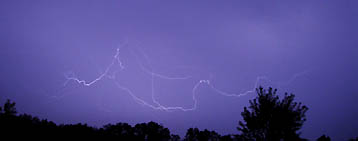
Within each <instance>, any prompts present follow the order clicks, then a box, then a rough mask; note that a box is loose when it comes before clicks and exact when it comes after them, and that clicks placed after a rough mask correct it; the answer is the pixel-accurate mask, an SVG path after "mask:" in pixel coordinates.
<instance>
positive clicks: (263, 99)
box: [238, 87, 308, 141]
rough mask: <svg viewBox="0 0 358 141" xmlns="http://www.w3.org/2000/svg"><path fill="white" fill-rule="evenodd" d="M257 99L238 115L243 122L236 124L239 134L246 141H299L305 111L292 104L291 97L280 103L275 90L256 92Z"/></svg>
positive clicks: (286, 97) (258, 90) (287, 95)
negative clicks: (299, 131) (240, 133)
mask: <svg viewBox="0 0 358 141" xmlns="http://www.w3.org/2000/svg"><path fill="white" fill-rule="evenodd" d="M256 91H257V94H258V96H257V97H256V98H255V99H254V100H250V106H249V107H248V108H247V107H245V108H244V111H243V112H242V113H241V115H242V117H243V119H244V121H245V122H241V121H239V127H238V130H239V131H241V132H242V137H243V138H244V139H245V140H257V141H263V140H265V141H266V140H301V138H300V133H298V130H299V129H300V128H301V127H302V125H303V123H304V122H305V121H306V118H305V113H306V111H307V110H308V108H307V107H306V106H303V105H302V104H301V103H297V102H294V97H295V96H294V95H293V94H287V93H285V96H284V98H283V99H282V100H280V99H279V97H278V95H277V94H276V92H277V89H275V90H273V89H272V88H269V89H268V90H266V89H263V88H262V87H260V88H258V89H256Z"/></svg>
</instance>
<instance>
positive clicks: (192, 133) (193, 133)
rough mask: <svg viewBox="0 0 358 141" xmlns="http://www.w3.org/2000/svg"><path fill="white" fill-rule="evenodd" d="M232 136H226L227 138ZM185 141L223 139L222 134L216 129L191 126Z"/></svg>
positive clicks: (214, 140) (216, 140) (217, 140)
mask: <svg viewBox="0 0 358 141" xmlns="http://www.w3.org/2000/svg"><path fill="white" fill-rule="evenodd" d="M228 137H229V138H230V139H229V140H231V136H225V138H226V139H228ZM184 140H185V141H219V140H222V137H221V135H219V134H218V133H216V132H215V131H209V130H207V129H205V130H204V131H200V130H199V129H198V128H189V129H188V130H187V133H186V135H185V139H184Z"/></svg>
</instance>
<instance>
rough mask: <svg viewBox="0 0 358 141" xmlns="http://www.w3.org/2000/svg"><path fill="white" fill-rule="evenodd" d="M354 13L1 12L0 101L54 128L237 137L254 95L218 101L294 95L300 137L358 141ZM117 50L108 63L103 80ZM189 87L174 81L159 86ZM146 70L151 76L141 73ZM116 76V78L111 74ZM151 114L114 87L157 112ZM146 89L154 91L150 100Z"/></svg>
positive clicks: (76, 5) (347, 7) (299, 8)
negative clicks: (135, 128)
mask: <svg viewBox="0 0 358 141" xmlns="http://www.w3.org/2000/svg"><path fill="white" fill-rule="evenodd" d="M357 25H358V2H357V1H355V0H336V1H329V0H325V1H315V2H313V1H296V2H292V1H290V2H288V1H284V0H282V1H274V2H273V1H270V2H268V1H255V2H254V1H250V2H244V1H240V2H239V1H225V2H223V1H220V2H219V1H216V2H215V1H210V2H209V1H200V2H199V1H196V2H192V1H190V2H189V1H170V2H169V1H150V2H149V1H141V2H139V1H137V2H134V1H110V0H108V1H89V0H87V1H80V0H76V1H67V0H61V1H60V0H58V1H48V0H43V1H40V0H31V1H28V0H23V1H22V0H2V1H1V2H0V47H1V50H0V66H1V73H0V77H1V81H0V100H1V101H2V102H4V101H5V99H7V98H9V99H12V100H14V101H15V102H17V108H18V111H19V112H20V113H29V114H32V115H35V116H38V117H40V118H47V119H49V120H53V121H55V122H56V123H77V122H86V123H88V124H90V125H95V126H101V125H103V124H106V123H115V122H127V123H130V124H135V123H139V122H148V121H155V122H159V123H161V124H163V125H164V126H166V127H168V128H169V129H170V130H171V131H172V132H173V133H176V134H180V135H184V134H185V132H186V129H188V128H190V127H199V128H200V129H204V128H207V129H210V130H216V131H218V132H219V133H221V134H228V133H238V131H237V130H236V127H237V125H238V121H239V120H241V115H240V113H241V112H242V111H243V107H244V106H248V105H249V103H248V100H250V99H253V98H254V97H255V96H256V95H255V94H254V93H249V94H247V95H245V96H241V97H228V96H223V95H221V94H223V93H219V92H218V91H215V89H213V88H212V87H210V86H215V88H217V89H219V90H221V91H224V92H228V93H236V94H239V93H243V92H245V91H249V90H252V89H253V87H254V86H255V82H256V79H257V77H258V76H265V77H267V79H265V80H262V81H259V84H261V85H263V86H273V87H275V88H280V89H279V92H280V93H281V94H282V93H283V92H285V91H288V92H292V93H294V94H296V99H297V100H298V101H301V102H303V103H304V104H306V105H307V106H308V107H309V111H308V112H307V121H306V123H305V124H304V127H303V130H302V133H303V134H302V135H303V137H305V138H308V139H315V138H317V137H319V136H320V135H322V134H327V135H329V136H331V137H332V138H333V139H334V140H342V139H348V138H351V137H355V136H358V120H357V119H358V112H357V111H358V106H357V102H358V96H357V94H358V90H357V86H358V83H357V79H358V74H357V72H358V62H357V60H358V59H357V57H358V49H357V45H358V27H357ZM118 47H121V48H120V52H119V53H120V54H119V58H118V59H120V60H121V61H122V63H123V66H124V67H125V68H124V69H123V70H120V66H119V64H118V63H116V64H114V65H113V66H112V68H111V69H109V71H108V72H107V75H109V74H115V76H116V77H115V78H114V79H109V78H108V77H103V79H101V80H100V81H97V82H96V83H94V84H92V85H91V86H89V87H87V86H84V85H81V84H78V83H76V82H75V81H68V83H67V85H66V86H64V83H65V82H66V77H65V76H64V74H75V76H76V77H78V78H79V79H81V80H86V81H87V82H90V81H92V80H94V79H96V78H98V77H99V76H100V75H101V74H102V73H104V72H105V70H106V68H107V67H108V65H110V63H111V61H112V60H113V59H114V58H113V56H114V55H115V54H116V50H117V48H118ZM140 64H142V67H144V68H146V69H147V71H150V70H151V71H152V72H155V73H157V74H161V75H165V76H168V77H169V76H170V77H184V76H191V77H190V78H188V79H184V80H171V79H164V78H161V77H159V76H158V75H156V76H155V77H154V83H152V77H151V75H150V73H146V72H145V71H144V69H143V68H141V65H140ZM151 68H152V69H151ZM115 71H117V73H114V72H115ZM207 79H208V80H210V82H211V83H210V85H206V84H204V83H202V84H200V85H199V86H198V87H197V89H196V91H195V98H196V100H197V105H196V109H195V110H193V111H186V112H184V111H181V110H173V111H170V112H167V111H163V110H154V109H152V108H150V107H148V106H145V105H141V104H139V103H138V100H137V101H136V100H135V99H133V97H131V95H130V94H129V93H128V92H126V91H123V90H122V89H119V88H118V87H117V86H116V85H115V82H116V83H119V84H121V85H122V86H125V87H126V88H128V89H130V90H131V92H133V94H134V95H135V96H136V97H137V98H140V99H141V100H143V101H145V102H147V103H148V104H150V105H154V106H157V105H156V103H155V102H153V100H152V90H154V91H153V92H154V94H155V96H154V97H155V99H156V100H157V101H158V102H159V103H160V104H162V105H164V106H167V107H178V106H181V107H184V108H187V109H190V108H192V107H193V106H194V101H193V97H192V95H193V94H192V89H193V87H194V86H195V85H196V84H197V83H198V82H199V80H207ZM152 84H154V85H153V88H154V89H152Z"/></svg>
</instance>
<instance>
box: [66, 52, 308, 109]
mask: <svg viewBox="0 0 358 141" xmlns="http://www.w3.org/2000/svg"><path fill="white" fill-rule="evenodd" d="M139 51H140V52H141V55H142V56H143V57H144V59H145V60H146V62H147V64H148V66H149V67H145V66H144V65H143V63H142V62H141V61H140V59H139V57H138V55H136V54H135V53H134V52H133V51H132V50H131V52H132V53H133V54H134V56H135V58H136V60H137V62H138V64H139V67H140V69H141V70H142V71H144V72H145V73H146V74H148V75H150V77H151V84H150V85H151V99H152V101H151V102H147V101H145V100H143V99H141V98H139V97H138V96H136V95H135V94H134V93H133V91H132V90H131V89H129V88H127V87H125V86H123V85H121V84H120V83H119V82H118V81H117V80H116V79H115V78H116V74H117V73H119V72H120V71H123V70H124V69H125V65H124V63H123V62H122V61H121V59H120V48H117V50H116V54H115V55H114V56H113V59H112V61H111V63H110V64H109V65H108V66H107V68H106V69H105V71H104V72H103V73H102V74H100V75H99V76H98V77H97V78H95V79H94V80H92V81H86V80H82V79H79V78H78V77H76V76H75V75H74V74H66V75H65V77H66V79H67V81H66V82H65V84H64V85H65V86H66V85H67V83H68V82H69V81H74V82H76V83H78V84H81V85H83V86H91V85H93V84H95V83H97V82H99V81H101V80H102V79H104V78H106V77H107V78H108V79H111V80H113V82H114V84H115V85H116V86H117V87H118V88H119V89H121V90H123V91H125V92H126V93H128V94H129V95H130V96H131V97H132V98H133V100H134V101H135V102H136V103H138V104H140V105H143V106H146V107H149V108H151V109H154V110H162V111H176V110H179V111H184V112H185V111H193V110H196V109H197V106H198V105H197V104H198V100H197V93H196V91H197V89H198V88H199V87H200V86H201V85H207V86H209V88H211V89H212V90H213V91H214V92H216V93H218V94H220V95H222V96H228V97H241V96H244V95H247V94H250V93H254V92H255V89H256V88H257V87H258V85H259V83H260V81H261V80H267V77H264V76H262V77H257V79H256V82H255V84H254V86H253V88H252V89H251V90H248V91H246V92H243V93H228V92H225V91H222V90H220V89H218V88H216V87H215V86H214V85H213V84H212V82H211V81H210V80H209V79H205V80H199V81H198V82H197V83H195V85H194V86H193V88H192V90H191V93H192V100H193V105H192V107H189V108H185V107H181V106H165V105H162V104H161V103H160V102H159V101H158V100H157V99H156V98H155V89H154V84H155V79H156V78H158V79H166V80H187V79H190V78H191V77H192V76H182V77H173V76H166V75H163V74H159V73H155V72H154V71H153V67H152V65H151V63H150V61H149V58H148V56H147V55H146V54H145V53H144V52H143V51H141V50H139ZM114 65H119V67H120V68H119V70H116V71H115V72H114V73H113V74H110V70H112V68H113V66H114ZM304 73H306V72H304ZM304 73H299V74H295V75H294V76H293V77H292V78H291V79H290V80H289V81H288V82H287V83H291V82H292V81H294V79H296V78H297V77H299V76H300V75H303V74H304ZM287 83H285V84H287ZM151 103H154V104H151Z"/></svg>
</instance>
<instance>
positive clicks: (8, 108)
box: [4, 99, 17, 115]
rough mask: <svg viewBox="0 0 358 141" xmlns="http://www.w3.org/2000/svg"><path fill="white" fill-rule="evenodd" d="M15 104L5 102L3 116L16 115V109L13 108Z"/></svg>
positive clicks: (8, 101)
mask: <svg viewBox="0 0 358 141" xmlns="http://www.w3.org/2000/svg"><path fill="white" fill-rule="evenodd" d="M15 105H16V103H15V102H11V101H10V100H9V99H8V100H7V101H6V103H5V104H4V114H5V115H16V113H17V112H16V108H15Z"/></svg>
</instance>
